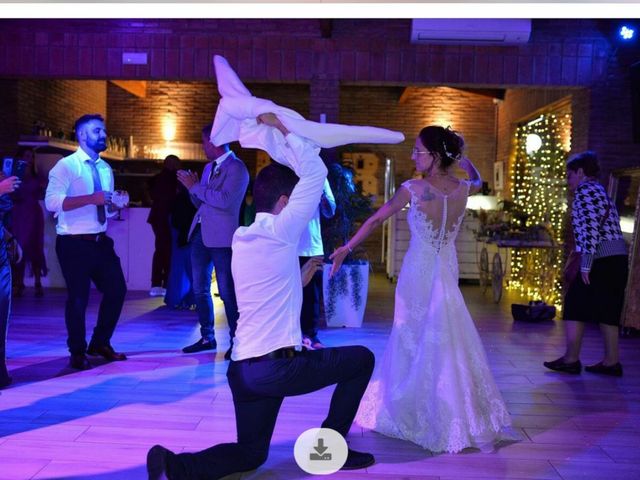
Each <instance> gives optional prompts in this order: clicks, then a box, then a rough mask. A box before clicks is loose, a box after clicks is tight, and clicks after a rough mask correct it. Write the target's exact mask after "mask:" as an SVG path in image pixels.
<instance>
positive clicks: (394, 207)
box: [329, 187, 411, 276]
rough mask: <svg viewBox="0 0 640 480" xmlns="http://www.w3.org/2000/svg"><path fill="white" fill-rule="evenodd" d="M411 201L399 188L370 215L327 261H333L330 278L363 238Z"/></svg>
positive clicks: (406, 193) (405, 192)
mask: <svg viewBox="0 0 640 480" xmlns="http://www.w3.org/2000/svg"><path fill="white" fill-rule="evenodd" d="M410 199H411V194H410V193H409V191H408V190H407V189H406V188H405V187H400V189H398V191H397V192H396V194H395V195H394V196H393V198H392V199H391V200H389V201H388V202H387V203H385V204H384V205H383V206H382V207H380V209H379V210H378V211H377V212H376V213H374V214H373V215H371V216H370V217H369V218H368V219H367V221H366V222H364V223H363V224H362V226H361V227H360V228H359V229H358V231H357V232H356V234H355V235H354V236H353V237H352V238H351V240H349V241H348V242H347V243H345V244H344V245H343V246H341V247H339V248H337V249H336V250H335V252H333V253H332V254H331V256H330V257H329V260H333V265H332V267H331V276H333V275H334V274H335V273H336V272H337V271H338V270H340V266H341V265H342V262H343V261H344V259H345V258H346V256H347V255H349V254H350V253H351V252H352V251H353V249H354V248H356V246H358V245H359V244H360V243H361V242H362V241H363V240H364V239H365V238H367V237H368V236H369V235H370V234H371V232H373V231H374V230H375V229H376V228H378V227H379V226H380V225H382V222H384V221H385V220H386V219H387V218H389V217H390V216H391V215H393V214H394V213H396V212H398V211H400V210H401V209H402V207H404V206H405V205H406V204H407V203H408V202H409V200H410Z"/></svg>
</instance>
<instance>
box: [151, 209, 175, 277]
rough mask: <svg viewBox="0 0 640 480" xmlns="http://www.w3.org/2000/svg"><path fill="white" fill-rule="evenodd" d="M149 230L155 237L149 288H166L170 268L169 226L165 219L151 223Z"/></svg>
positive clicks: (167, 220)
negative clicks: (150, 229) (151, 230)
mask: <svg viewBox="0 0 640 480" xmlns="http://www.w3.org/2000/svg"><path fill="white" fill-rule="evenodd" d="M151 228H152V229H153V234H154V235H155V237H156V241H155V251H154V252H153V260H152V261H151V286H152V287H162V288H167V280H169V267H170V266H171V224H170V223H169V219H168V218H167V219H165V221H164V222H158V223H152V224H151Z"/></svg>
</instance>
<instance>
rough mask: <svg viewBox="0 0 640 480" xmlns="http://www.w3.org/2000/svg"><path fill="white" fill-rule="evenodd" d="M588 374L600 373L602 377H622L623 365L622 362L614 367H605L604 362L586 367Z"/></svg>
mask: <svg viewBox="0 0 640 480" xmlns="http://www.w3.org/2000/svg"><path fill="white" fill-rule="evenodd" d="M584 369H585V370H586V371H587V372H590V373H599V374H600V375H610V376H612V377H621V376H622V364H621V363H620V362H618V363H615V364H613V365H604V364H603V363H602V362H600V363H596V364H595V365H587V366H586V367H584Z"/></svg>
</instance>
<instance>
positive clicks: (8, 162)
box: [2, 157, 13, 177]
mask: <svg viewBox="0 0 640 480" xmlns="http://www.w3.org/2000/svg"><path fill="white" fill-rule="evenodd" d="M2 173H3V174H4V176H5V177H10V176H11V175H12V173H13V158H11V157H4V160H3V161H2Z"/></svg>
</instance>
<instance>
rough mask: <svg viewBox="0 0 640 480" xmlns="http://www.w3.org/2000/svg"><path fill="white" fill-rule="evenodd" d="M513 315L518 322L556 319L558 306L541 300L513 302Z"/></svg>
mask: <svg viewBox="0 0 640 480" xmlns="http://www.w3.org/2000/svg"><path fill="white" fill-rule="evenodd" d="M511 315H512V316H513V319H514V320H515V321H517V322H544V321H548V320H553V319H554V317H555V316H556V307H554V306H553V305H547V304H546V303H544V302H540V301H531V302H529V303H528V304H525V305H523V304H519V303H512V304H511Z"/></svg>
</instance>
